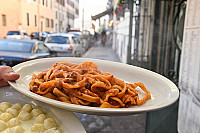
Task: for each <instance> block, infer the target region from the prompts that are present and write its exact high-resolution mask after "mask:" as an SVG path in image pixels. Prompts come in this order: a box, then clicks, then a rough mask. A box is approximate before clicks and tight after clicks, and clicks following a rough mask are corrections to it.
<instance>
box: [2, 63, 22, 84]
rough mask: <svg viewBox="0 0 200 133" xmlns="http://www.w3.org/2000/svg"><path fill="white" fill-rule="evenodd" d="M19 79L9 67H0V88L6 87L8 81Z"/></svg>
mask: <svg viewBox="0 0 200 133" xmlns="http://www.w3.org/2000/svg"><path fill="white" fill-rule="evenodd" d="M19 77H20V75H19V74H17V73H15V72H14V70H13V69H12V68H11V67H9V66H0V87H1V86H6V85H8V81H15V80H17V79H18V78H19Z"/></svg>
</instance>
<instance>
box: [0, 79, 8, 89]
mask: <svg viewBox="0 0 200 133" xmlns="http://www.w3.org/2000/svg"><path fill="white" fill-rule="evenodd" d="M6 85H8V82H6V81H4V80H0V87H2V86H6Z"/></svg>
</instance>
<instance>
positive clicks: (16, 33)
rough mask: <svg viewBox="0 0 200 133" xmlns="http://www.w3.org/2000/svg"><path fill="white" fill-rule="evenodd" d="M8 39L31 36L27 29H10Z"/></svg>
mask: <svg viewBox="0 0 200 133" xmlns="http://www.w3.org/2000/svg"><path fill="white" fill-rule="evenodd" d="M6 39H23V40H30V39H31V38H30V36H29V35H28V34H27V33H26V32H25V31H8V33H7V35H6Z"/></svg>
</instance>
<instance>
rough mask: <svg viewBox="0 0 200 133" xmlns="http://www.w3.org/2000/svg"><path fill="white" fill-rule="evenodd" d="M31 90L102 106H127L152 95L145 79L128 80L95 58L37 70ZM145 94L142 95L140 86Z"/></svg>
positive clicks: (69, 100)
mask: <svg viewBox="0 0 200 133" xmlns="http://www.w3.org/2000/svg"><path fill="white" fill-rule="evenodd" d="M29 86H30V91H32V92H34V93H36V94H39V95H41V96H44V97H47V98H51V99H54V100H59V101H62V102H66V103H72V104H78V105H86V106H92V107H101V108H127V107H130V106H134V105H142V104H144V103H145V102H146V101H147V100H149V99H150V98H151V93H150V92H149V91H148V90H147V89H146V88H145V86H144V84H143V83H133V84H132V83H125V82H124V81H122V80H120V79H118V78H115V77H114V76H113V74H111V73H108V72H102V71H100V70H99V69H98V66H97V65H96V64H95V63H93V62H84V63H82V64H75V63H69V62H59V63H55V64H53V65H52V67H51V68H48V69H46V70H44V71H42V72H40V73H39V74H37V75H36V74H33V76H32V81H31V82H30V83H29ZM137 87H140V88H141V89H142V90H143V91H144V92H145V95H144V96H143V97H142V99H139V95H138V92H137V91H136V88H137Z"/></svg>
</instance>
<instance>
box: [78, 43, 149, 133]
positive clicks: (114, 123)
mask: <svg viewBox="0 0 200 133" xmlns="http://www.w3.org/2000/svg"><path fill="white" fill-rule="evenodd" d="M83 57H85V58H94V59H102V60H109V61H115V62H120V59H119V57H118V56H117V54H116V53H115V52H114V51H113V50H112V48H111V47H110V46H105V47H102V46H100V45H99V44H98V45H96V46H93V47H92V48H90V49H89V50H88V51H87V53H85V54H84V55H83ZM75 115H76V116H77V117H78V118H79V119H80V120H81V122H82V124H83V126H84V127H85V130H86V131H87V133H145V124H146V113H142V114H136V115H130V116H97V115H89V114H81V113H75Z"/></svg>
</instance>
